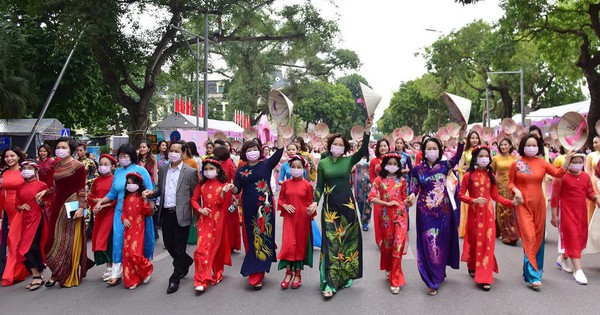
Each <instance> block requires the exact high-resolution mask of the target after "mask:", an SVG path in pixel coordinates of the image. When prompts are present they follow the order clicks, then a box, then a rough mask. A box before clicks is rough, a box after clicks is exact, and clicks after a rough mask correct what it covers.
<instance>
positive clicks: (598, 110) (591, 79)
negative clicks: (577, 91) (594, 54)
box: [583, 68, 600, 148]
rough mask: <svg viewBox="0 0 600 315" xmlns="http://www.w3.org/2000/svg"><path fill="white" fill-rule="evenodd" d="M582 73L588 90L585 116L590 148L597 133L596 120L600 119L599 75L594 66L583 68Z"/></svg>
mask: <svg viewBox="0 0 600 315" xmlns="http://www.w3.org/2000/svg"><path fill="white" fill-rule="evenodd" d="M583 73H584V76H585V78H586V80H587V84H588V88H589V90H590V109H589V111H588V116H587V123H588V127H589V128H588V130H589V134H588V139H587V145H588V146H589V147H590V148H592V143H593V141H594V137H595V136H597V135H598V133H596V128H595V126H596V122H597V121H598V120H600V75H599V74H598V72H596V70H595V69H594V68H591V69H589V68H588V69H583Z"/></svg>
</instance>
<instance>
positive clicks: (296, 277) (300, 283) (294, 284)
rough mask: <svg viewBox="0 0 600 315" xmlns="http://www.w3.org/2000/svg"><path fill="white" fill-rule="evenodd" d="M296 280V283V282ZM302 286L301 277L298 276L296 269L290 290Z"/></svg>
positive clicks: (298, 271)
mask: <svg viewBox="0 0 600 315" xmlns="http://www.w3.org/2000/svg"><path fill="white" fill-rule="evenodd" d="M296 280H298V281H296ZM301 286H302V275H301V274H300V269H296V273H295V274H294V281H293V282H292V289H298V288H299V287H301Z"/></svg>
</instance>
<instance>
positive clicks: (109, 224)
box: [88, 174, 117, 265]
mask: <svg viewBox="0 0 600 315" xmlns="http://www.w3.org/2000/svg"><path fill="white" fill-rule="evenodd" d="M113 179H114V176H113V175H112V174H109V175H100V176H99V177H96V179H94V182H93V183H92V189H91V190H90V195H89V196H88V204H89V205H90V209H93V208H94V206H95V205H96V203H95V202H94V199H102V198H104V196H106V195H107V194H108V192H109V191H110V187H111V186H112V183H113ZM116 204H117V202H116V201H112V202H111V203H110V204H109V205H108V207H106V208H103V209H102V210H100V211H99V212H98V213H96V214H95V215H94V228H93V230H92V251H93V252H94V261H95V262H96V265H102V264H106V263H110V262H112V229H113V220H114V215H115V206H116Z"/></svg>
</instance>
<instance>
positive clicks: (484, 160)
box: [477, 157, 490, 168]
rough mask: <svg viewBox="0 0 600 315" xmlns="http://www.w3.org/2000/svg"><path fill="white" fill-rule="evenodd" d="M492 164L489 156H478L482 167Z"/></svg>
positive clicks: (478, 164) (479, 164) (478, 162)
mask: <svg viewBox="0 0 600 315" xmlns="http://www.w3.org/2000/svg"><path fill="white" fill-rule="evenodd" d="M489 164H490V158H489V157H478V158H477V166H479V167H481V168H486V167H487V166H488V165H489Z"/></svg>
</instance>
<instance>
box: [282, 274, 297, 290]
mask: <svg viewBox="0 0 600 315" xmlns="http://www.w3.org/2000/svg"><path fill="white" fill-rule="evenodd" d="M285 279H288V280H287V281H286V280H285ZM292 279H294V276H293V275H292V269H288V270H286V272H285V276H284V277H283V280H281V283H280V284H279V285H280V286H281V289H282V290H285V289H287V288H288V287H289V286H290V282H292Z"/></svg>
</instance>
